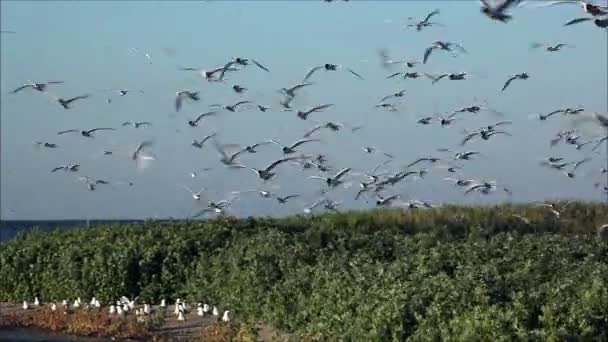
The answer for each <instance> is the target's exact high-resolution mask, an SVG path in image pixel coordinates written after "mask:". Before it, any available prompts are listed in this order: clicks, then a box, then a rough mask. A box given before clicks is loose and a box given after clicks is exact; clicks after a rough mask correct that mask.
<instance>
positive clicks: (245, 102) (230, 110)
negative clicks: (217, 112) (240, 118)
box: [211, 101, 253, 112]
mask: <svg viewBox="0 0 608 342" xmlns="http://www.w3.org/2000/svg"><path fill="white" fill-rule="evenodd" d="M248 103H253V102H252V101H239V102H237V103H235V104H233V105H224V106H222V105H218V104H213V105H211V106H213V107H222V108H224V109H225V110H227V111H229V112H236V108H237V107H239V106H242V105H244V104H248Z"/></svg>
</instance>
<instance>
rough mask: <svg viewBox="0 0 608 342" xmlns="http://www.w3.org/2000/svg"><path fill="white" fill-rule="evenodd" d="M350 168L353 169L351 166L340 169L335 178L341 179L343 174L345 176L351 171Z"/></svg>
mask: <svg viewBox="0 0 608 342" xmlns="http://www.w3.org/2000/svg"><path fill="white" fill-rule="evenodd" d="M350 170H352V169H351V168H350V167H347V168H344V169H342V170H340V171H339V172H338V173H337V174H336V175H335V176H334V179H335V180H338V179H340V178H341V177H342V176H344V175H345V174H347V173H348V172H350Z"/></svg>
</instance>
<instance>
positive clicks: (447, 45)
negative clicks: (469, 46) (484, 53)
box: [422, 40, 467, 64]
mask: <svg viewBox="0 0 608 342" xmlns="http://www.w3.org/2000/svg"><path fill="white" fill-rule="evenodd" d="M454 48H456V49H458V50H459V51H461V52H462V53H467V50H465V49H464V47H462V45H460V44H458V43H454V42H447V41H440V40H438V41H435V42H433V44H431V46H429V47H428V48H426V50H424V56H423V58H422V63H423V64H426V62H427V61H428V59H429V57H430V56H431V52H433V50H437V49H438V50H443V51H448V52H453V51H454Z"/></svg>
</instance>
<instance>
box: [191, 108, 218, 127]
mask: <svg viewBox="0 0 608 342" xmlns="http://www.w3.org/2000/svg"><path fill="white" fill-rule="evenodd" d="M215 114H217V112H216V111H210V112H206V113H202V114H200V115H199V116H197V117H196V119H194V120H188V125H189V126H190V127H197V126H198V123H199V122H200V121H201V120H202V119H203V118H204V117H207V116H212V115H215Z"/></svg>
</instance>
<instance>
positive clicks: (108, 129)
mask: <svg viewBox="0 0 608 342" xmlns="http://www.w3.org/2000/svg"><path fill="white" fill-rule="evenodd" d="M115 130H116V128H92V129H89V130H82V131H81V130H77V129H68V130H65V131H61V132H57V134H58V135H62V134H66V133H80V135H82V136H83V137H87V138H93V136H92V135H91V134H92V133H94V132H97V131H115Z"/></svg>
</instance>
